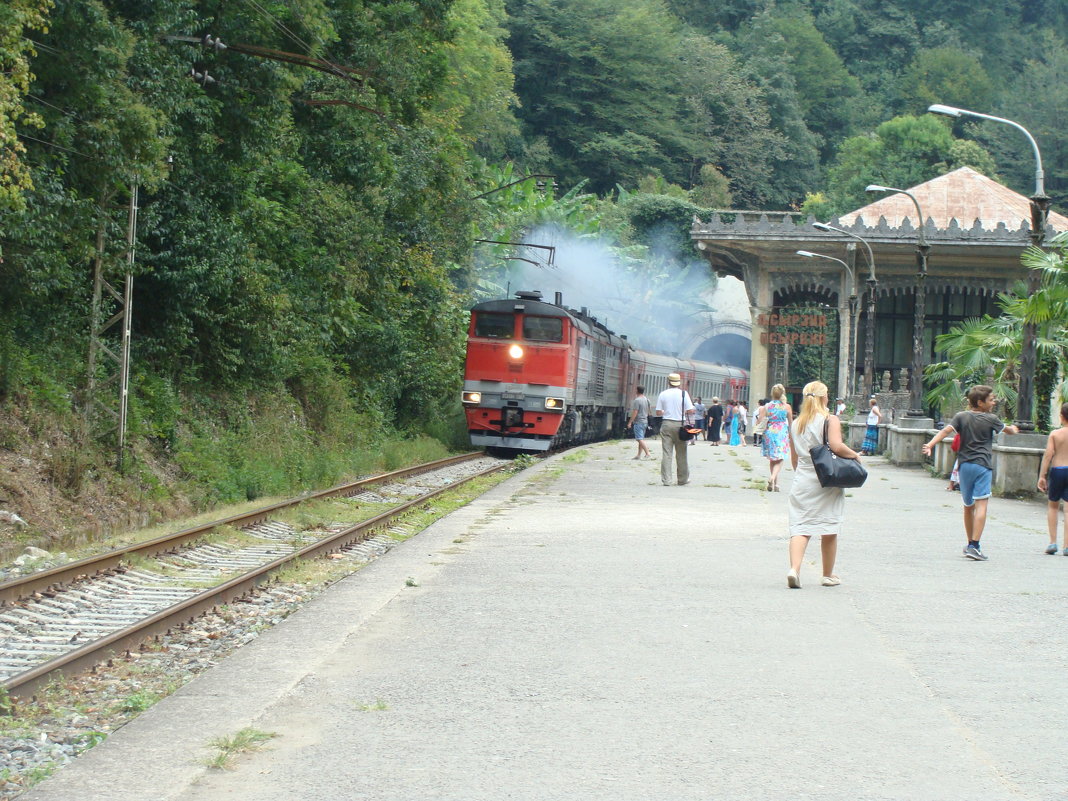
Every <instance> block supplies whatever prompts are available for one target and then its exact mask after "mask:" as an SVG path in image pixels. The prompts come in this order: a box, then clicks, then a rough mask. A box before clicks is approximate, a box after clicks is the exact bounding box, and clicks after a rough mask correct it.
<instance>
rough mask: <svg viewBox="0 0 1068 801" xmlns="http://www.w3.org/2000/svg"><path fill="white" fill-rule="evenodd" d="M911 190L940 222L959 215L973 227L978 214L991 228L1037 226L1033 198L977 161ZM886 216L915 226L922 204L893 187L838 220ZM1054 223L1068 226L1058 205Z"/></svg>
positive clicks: (892, 222)
mask: <svg viewBox="0 0 1068 801" xmlns="http://www.w3.org/2000/svg"><path fill="white" fill-rule="evenodd" d="M908 191H909V192H911V193H912V194H913V195H915V196H916V200H917V201H918V202H919V204H920V209H921V211H923V214H924V216H925V217H926V218H927V219H928V220H931V221H933V222H934V224H935V227H936V228H947V227H948V226H949V221H950V220H953V219H955V220H956V221H957V224H958V225H959V226H960V227H962V228H971V227H972V226H973V225H974V224H975V221H976V220H978V221H979V224H980V225H981V226H982V227H983V228H985V229H986V230H988V231H991V230H993V229H994V228H996V227H997V225H998V223H1004V224H1005V226H1006V227H1007V228H1008V229H1009V230H1010V231H1017V230H1019V229H1020V226H1021V225H1023V224H1025V223H1026V226H1027V228H1028V229H1030V227H1031V205H1030V200H1029V199H1028V198H1026V197H1024V196H1023V195H1021V194H1019V193H1017V192H1013V191H1012V190H1011V189H1009V188H1008V187H1007V186H1003V185H1001V184H999V183H998V182H997V181H995V180H993V179H991V178H987V177H986V176H985V175H983V174H982V173H979V172H976V171H975V170H973V169H972V168H971V167H961V168H960V169H956V170H954V171H953V172H948V173H946V174H945V175H940V176H938V177H937V178H933V179H931V180H930V181H927V183H923V184H920V185H919V186H913V187H911V188H908ZM880 217H885V218H886V222H887V224H888V225H889V226H890V227H891V228H897V227H899V226H900V225H901V222H902V220H904V219H905V218H908V220H909V223H910V224H911V225H912V226H913V227H915V225H916V206H915V205H913V202H912V201H911V200H910V199H909V198H908V197H907V196H906V195H902V194H900V193H887V195H886V196H885V197H881V198H879V199H878V200H876V201H875V202H874V203H869V204H868V205H867V206H864V207H863V208H859V209H857V210H856V211H851V212H849V213H848V214H843V215H842V216H841V217H839V218H838V222H839V224H840V225H852V224H853V223H854V222H855V221H856V220H857V219H858V218H859V219H860V220H862V221H863V223H864V225H867V226H875V225H878V223H879V218H880ZM1048 224H1049V226H1050V227H1051V228H1053V229H1054V230H1055V231H1068V217H1065V216H1063V215H1061V214H1057V213H1056V212H1054V211H1050V213H1049V219H1048Z"/></svg>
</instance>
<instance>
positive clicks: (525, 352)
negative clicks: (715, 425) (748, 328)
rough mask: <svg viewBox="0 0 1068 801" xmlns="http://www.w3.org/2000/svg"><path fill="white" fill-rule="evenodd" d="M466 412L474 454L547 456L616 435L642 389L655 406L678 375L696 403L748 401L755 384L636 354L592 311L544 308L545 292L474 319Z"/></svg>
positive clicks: (704, 367) (742, 374) (494, 305)
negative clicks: (705, 400) (699, 399)
mask: <svg viewBox="0 0 1068 801" xmlns="http://www.w3.org/2000/svg"><path fill="white" fill-rule="evenodd" d="M467 334H468V338H467V360H466V363H465V365H464V388H463V405H464V411H465V413H466V415H467V428H468V431H469V432H470V434H471V444H472V445H474V446H476V447H487V448H492V449H495V450H506V451H545V450H549V449H550V448H554V447H556V446H558V445H563V444H567V443H579V442H589V441H592V440H594V439H600V438H602V437H605V436H608V435H609V434H615V435H617V436H621V435H622V433H623V428H624V425H625V424H626V419H627V414H628V409H629V407H630V400H631V398H632V397H633V395H634V388H635V387H636V386H638V385H639V384H641V385H643V386H644V387H645V389H646V393H647V394H648V395H649V396H650V397H653V398H655V397H656V396H657V394H659V393H660V391H661V390H663V389H665V388H666V387H667V375H668V373H679V374H680V375H681V376H682V379H683V386H685V387H686V389H687V390H688V391H689V392H690V393H691V395H694V396H698V397H703V398H711V397H713V396H718V397H720V398H723V399H725V400H727V399H734V400H737V399H741V398H742V396H743V395H744V393H745V390H746V387H747V386H748V374H747V373H746V371H745V370H742V369H740V368H737V367H729V366H725V365H721V364H709V363H707V362H694V361H687V360H684V359H677V358H675V357H673V356H664V355H661V354H656V353H648V352H645V351H640V350H635V349H634V348H632V347H631V346H630V345H629V344H628V343H627V340H626V338H625V337H621V336H618V335H616V334H614V333H612V332H611V331H609V330H608V329H607V328H606V327H605V326H604V325H602V324H601V323H599V322H598V321H597V320H596V319H595V318H594V317H591V316H590V315H589V314H588V313H587V312H586V310H585V309H583V310H582V311H575V310H574V309H567V308H565V307H564V306H563V305H562V302H561V298H560V294H559V293H557V295H556V302H555V303H545V302H543V301H542V300H541V293H540V292H517V293H516V297H515V299H514V300H491V301H487V302H485V303H479V304H478V305H477V306H475V307H474V308H473V309H471V322H470V327H469V328H468V332H467Z"/></svg>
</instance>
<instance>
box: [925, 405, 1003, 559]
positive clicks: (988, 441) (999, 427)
mask: <svg viewBox="0 0 1068 801" xmlns="http://www.w3.org/2000/svg"><path fill="white" fill-rule="evenodd" d="M997 402H998V399H997V398H996V397H995V396H994V390H993V388H991V387H988V386H986V385H985V384H978V385H976V386H974V387H972V388H971V389H969V390H968V410H967V411H964V412H957V414H955V415H954V416H953V419H952V420H950V421H949V425H947V426H946V427H945V428H943V429H942V430H941V431H939V432H938V433H937V434H935V435H934V436H933V437H931V441H930V442H926V443H924V445H923V453H924V455H925V456H929V455H930V454H931V450H932V449H933V448H934V446H935V445H937V444H938V443H939V442H941V441H942V440H944V439H945V438H946V437H951V436H953V435H954V434H957V433H959V434H960V450H959V451H957V458H958V459H959V460H960V494H961V500H963V501H964V533H965V534H967V535H968V544H967V545H965V546H964V555H965V556H966V557H967V558H969V559H972V560H973V561H976V562H985V561H986V554H984V553H983V552H982V550H981V549H980V547H979V538H980V537H982V536H983V529H984V528H985V527H986V507H987V502H988V501H989V500H990V496H991V494H992V493H993V489H992V487H993V477H994V468H993V461H994V437H995V436H996V435H997V434H999V433H1000V432H1002V431H1004V432H1005V433H1006V434H1019V433H1020V429H1018V428H1017V427H1016V426H1007V425H1005V424H1004V423H1003V422H1002V421H1001V418H999V417H998V416H997V415H995V414H993V411H994V407H995V406H996V405H997Z"/></svg>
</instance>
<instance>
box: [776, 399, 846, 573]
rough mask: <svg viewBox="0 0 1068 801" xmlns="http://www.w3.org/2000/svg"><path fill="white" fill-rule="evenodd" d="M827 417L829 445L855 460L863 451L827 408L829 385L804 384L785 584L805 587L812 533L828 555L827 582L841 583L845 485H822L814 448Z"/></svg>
mask: <svg viewBox="0 0 1068 801" xmlns="http://www.w3.org/2000/svg"><path fill="white" fill-rule="evenodd" d="M824 421H826V422H827V444H828V445H829V446H830V448H831V450H832V451H834V452H835V453H836V454H837V455H838V456H841V457H843V458H846V459H856V458H857V456H858V454H857V452H856V451H854V450H853V449H852V448H850V447H849V446H848V445H846V444H845V443H844V442H843V441H842V423H841V421H839V419H838V418H837V417H835V416H834V415H833V414H831V413H830V412H829V411H828V409H827V385H826V384H824V383H822V382H820V381H812V382H811V383H809V384H807V385H806V386H805V389H804V400H803V401H802V402H801V412H800V413H799V414H798V415H797V419H796V420H794V422H793V425H791V426H790V461H791V463H792V464H793V466H794V481H793V485H792V486H791V487H790V499H789V508H790V572H789V573H787V574H786V585H787V586H788V587H790V588H791V589H801V577H800V573H801V560H802V559H804V557H805V549H806V548H807V547H808V540H809V538H810V537H813V536H819V538H820V551H821V552H822V554H823V582H822V583H823V586H824V587H836V586H838V585H839V584H840V583H841V581H840V580H839V578H838V576H836V575H835V574H834V560H835V557H836V556H837V555H838V532H839V531H841V529H842V516H843V514H844V513H845V490H843V489H842V488H841V487H821V486H820V480H819V479H818V478H817V477H816V470H815V468H814V467H813V466H812V458H811V457H810V456H809V451H810V450H812V448H815V447H816V446H818V445H820V444H822V443H823V423H824Z"/></svg>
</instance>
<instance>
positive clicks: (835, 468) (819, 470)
mask: <svg viewBox="0 0 1068 801" xmlns="http://www.w3.org/2000/svg"><path fill="white" fill-rule="evenodd" d="M829 422H830V421H829V419H828V418H824V420H823V444H821V445H817V446H816V447H815V448H812V449H811V450H810V451H809V452H808V455H809V456H810V457H812V466H813V467H814V468H816V478H818V479H819V480H820V486H821V487H845V488H850V487H860V486H863V485H864V482H865V481H867V480H868V471H867V470H865V469H864V465H862V464H861V463H860V460H859V459H846V458H844V457H841V456H839V455H838V454H836V453H835V452H834V451H832V450H831V446H830V445H828V444H827V424H828V423H829Z"/></svg>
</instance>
